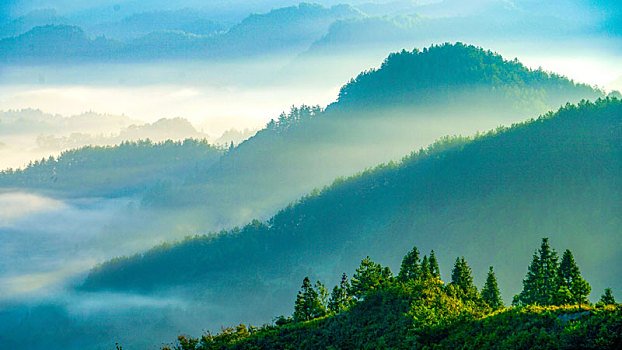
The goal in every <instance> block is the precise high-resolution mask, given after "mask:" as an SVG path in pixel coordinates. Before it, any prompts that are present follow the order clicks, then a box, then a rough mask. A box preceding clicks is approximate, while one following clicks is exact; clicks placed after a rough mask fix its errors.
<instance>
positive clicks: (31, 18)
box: [0, 9, 69, 39]
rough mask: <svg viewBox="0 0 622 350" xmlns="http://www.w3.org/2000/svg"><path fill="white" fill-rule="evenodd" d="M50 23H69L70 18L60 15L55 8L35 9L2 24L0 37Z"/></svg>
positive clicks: (21, 32) (14, 34)
mask: <svg viewBox="0 0 622 350" xmlns="http://www.w3.org/2000/svg"><path fill="white" fill-rule="evenodd" d="M49 24H55V25H60V24H69V20H68V19H66V18H64V17H61V16H59V15H58V13H57V12H56V10H55V9H40V10H34V11H31V12H28V13H27V14H25V15H23V16H20V17H18V18H16V19H14V20H12V21H10V22H8V23H3V24H0V39H3V38H8V37H13V36H18V35H20V34H24V33H25V32H27V31H29V30H31V29H32V28H34V27H38V26H45V25H49Z"/></svg>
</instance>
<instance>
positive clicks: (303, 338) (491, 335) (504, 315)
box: [163, 239, 622, 350]
mask: <svg viewBox="0 0 622 350" xmlns="http://www.w3.org/2000/svg"><path fill="white" fill-rule="evenodd" d="M549 253H553V255H552V256H551V255H550V254H549ZM419 254H420V253H419V251H418V249H417V248H416V247H415V248H413V249H412V250H411V251H410V252H409V253H408V254H407V255H406V256H405V257H404V259H403V260H402V264H401V268H400V271H399V273H398V274H397V276H393V275H392V273H391V271H390V270H389V269H388V268H384V267H382V265H380V264H377V263H375V262H373V261H371V260H370V259H369V257H367V258H365V259H363V260H362V261H361V265H360V266H359V267H358V268H357V269H356V272H355V273H354V274H353V276H352V279H351V280H348V278H347V276H346V275H345V274H344V275H343V277H342V279H341V282H340V283H339V284H338V285H336V286H335V287H334V288H333V289H332V292H330V293H328V290H330V289H328V290H327V289H326V286H325V285H324V284H322V283H321V282H320V281H317V282H316V283H315V284H314V285H313V284H312V283H311V281H310V279H309V278H308V277H305V278H304V280H303V283H302V286H301V289H300V291H299V292H298V295H297V296H296V299H295V300H296V301H295V303H294V313H293V317H285V316H280V317H277V318H276V319H275V320H274V322H273V323H272V324H264V325H263V326H261V327H253V326H246V325H244V324H239V325H238V326H235V327H226V328H225V327H223V328H222V330H221V332H220V333H219V334H212V333H211V332H209V331H208V332H206V333H205V334H204V335H202V336H201V337H200V338H193V337H188V336H185V335H181V336H179V337H178V343H177V344H178V345H177V346H176V347H175V348H176V349H181V350H208V349H436V348H440V349H456V348H461V349H496V348H500V349H534V348H538V349H576V348H582V349H617V348H619V347H620V346H622V332H620V330H622V304H616V301H615V298H614V297H613V295H612V294H611V290H606V291H605V293H604V294H603V295H602V296H601V298H600V300H599V302H598V303H596V305H595V306H593V305H589V304H586V302H585V300H583V301H581V300H582V299H583V298H584V297H585V293H589V283H587V284H586V283H585V280H583V279H582V277H581V273H580V269H579V267H578V266H577V265H576V264H575V263H574V262H573V258H572V252H570V251H569V250H566V251H565V252H564V257H563V258H562V261H561V263H559V261H558V260H557V259H558V258H557V257H556V256H555V251H554V249H551V247H550V246H549V245H548V241H547V240H546V239H543V240H542V244H541V247H540V249H539V250H538V251H536V253H535V255H534V258H533V261H532V264H531V265H530V266H531V267H533V266H534V264H538V262H541V261H543V260H547V261H548V262H551V263H553V264H554V265H555V266H558V267H555V268H554V269H553V270H552V271H551V272H552V274H551V276H549V277H548V278H547V277H545V275H546V274H545V273H543V270H539V269H532V268H530V274H531V273H533V274H532V275H528V277H526V279H525V281H527V279H528V278H530V277H529V276H537V278H539V279H540V282H541V283H539V288H538V289H528V287H527V285H528V283H525V288H524V290H523V292H522V293H521V294H525V293H527V294H530V296H531V297H538V296H543V295H546V294H545V293H543V291H544V290H545V289H550V290H551V291H554V292H553V295H554V296H555V297H554V299H556V300H557V301H554V300H551V302H548V303H544V306H539V305H536V304H528V305H525V306H522V307H510V308H505V307H504V306H503V303H500V302H499V290H498V288H497V282H496V278H495V273H494V271H493V267H492V266H491V267H490V270H489V273H488V277H487V279H486V283H485V285H484V286H483V288H482V289H481V292H478V288H477V286H475V285H474V284H473V277H472V271H471V269H470V267H469V266H468V264H467V263H466V261H465V259H464V257H462V258H461V259H456V263H455V264H454V268H453V270H452V274H451V279H449V282H448V283H444V282H443V281H441V279H440V276H439V273H438V266H437V265H436V258H435V255H434V254H433V253H430V256H429V258H428V256H427V255H425V256H423V258H420V256H419ZM571 276H573V277H571ZM569 280H573V282H571V286H570V288H571V289H570V290H569V289H568V288H567V287H566V286H565V284H566V282H567V281H569ZM580 281H583V284H585V285H586V286H587V288H584V289H581V288H576V286H578V285H579V284H581V283H577V282H580ZM571 290H573V291H574V292H571ZM568 297H569V298H568ZM562 300H563V301H562ZM163 349H165V350H166V349H168V350H170V347H167V346H165V347H163Z"/></svg>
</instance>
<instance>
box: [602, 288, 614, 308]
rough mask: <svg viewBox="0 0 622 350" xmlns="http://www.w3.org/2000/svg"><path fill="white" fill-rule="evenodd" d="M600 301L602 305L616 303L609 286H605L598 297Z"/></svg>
mask: <svg viewBox="0 0 622 350" xmlns="http://www.w3.org/2000/svg"><path fill="white" fill-rule="evenodd" d="M600 303H601V304H604V305H613V304H615V303H616V300H615V299H614V297H613V293H612V292H611V288H605V293H604V294H603V295H601V297H600Z"/></svg>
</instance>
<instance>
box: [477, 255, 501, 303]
mask: <svg viewBox="0 0 622 350" xmlns="http://www.w3.org/2000/svg"><path fill="white" fill-rule="evenodd" d="M481 295H482V300H484V301H485V302H486V304H488V306H490V307H491V308H493V309H495V310H496V309H500V308H502V307H503V301H502V300H501V294H500V293H499V286H498V285H497V278H496V277H495V272H494V271H493V269H492V266H490V268H489V270H488V277H486V284H485V285H484V288H483V289H482V293H481Z"/></svg>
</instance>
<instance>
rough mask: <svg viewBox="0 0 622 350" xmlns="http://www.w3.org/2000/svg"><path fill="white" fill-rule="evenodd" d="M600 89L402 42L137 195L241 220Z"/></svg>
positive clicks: (488, 57)
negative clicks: (330, 97) (183, 174)
mask: <svg viewBox="0 0 622 350" xmlns="http://www.w3.org/2000/svg"><path fill="white" fill-rule="evenodd" d="M602 95H603V93H602V92H601V91H599V90H595V89H593V88H591V87H589V86H587V85H584V84H576V83H574V82H572V81H570V80H568V79H566V78H564V77H561V76H558V75H555V74H551V73H547V72H544V71H541V70H531V69H528V68H526V67H525V66H523V65H522V64H521V63H520V62H518V61H516V60H513V61H508V60H504V59H503V58H502V57H501V56H500V55H498V54H495V53H493V52H490V51H486V50H483V49H481V48H477V47H474V46H469V45H465V44H461V43H457V44H443V45H438V46H432V47H430V48H426V49H423V50H414V51H402V52H398V53H394V54H391V55H390V56H389V57H388V58H387V59H386V60H385V62H383V64H382V65H381V66H380V67H379V68H378V69H373V70H370V71H367V72H364V73H362V74H360V75H359V76H358V77H356V78H354V79H352V81H351V82H349V83H348V84H346V85H344V86H343V87H342V89H341V92H340V94H339V100H338V101H337V102H335V103H333V104H331V105H329V106H328V107H327V108H326V110H325V111H324V110H323V109H322V108H319V107H306V106H302V107H300V108H293V109H292V110H291V111H290V112H289V113H287V114H285V113H284V114H282V115H281V116H280V117H279V118H278V120H275V121H273V122H271V123H269V124H268V126H267V127H266V128H265V129H263V130H260V131H259V132H258V133H257V134H256V135H255V136H253V137H252V138H250V139H249V140H247V141H245V142H243V143H242V144H240V145H239V146H237V147H236V148H234V149H232V150H231V151H230V152H227V153H226V154H225V155H223V157H222V159H221V161H219V162H217V163H214V164H213V166H212V167H211V168H210V169H208V170H206V171H204V170H202V171H196V172H191V173H190V175H189V176H188V177H187V178H186V179H185V181H180V182H176V183H175V184H173V183H169V184H168V185H170V187H164V188H162V187H158V190H157V191H146V192H145V193H144V196H143V200H144V203H145V204H148V205H151V206H158V207H164V208H167V207H168V208H172V207H183V206H187V207H188V206H194V207H196V206H200V207H202V208H204V211H205V213H206V215H205V218H206V221H208V222H209V221H212V222H223V218H228V219H231V220H225V222H228V223H231V222H233V223H235V224H243V223H244V222H246V221H249V220H251V219H253V218H267V217H269V216H270V215H272V214H273V213H274V212H276V211H277V210H278V209H279V208H281V207H283V206H285V205H287V203H289V202H290V201H293V200H295V199H296V198H298V197H300V196H302V195H303V194H304V193H308V192H310V191H312V190H313V188H315V187H321V186H324V185H325V184H327V183H330V182H331V181H332V180H333V179H334V178H336V177H340V176H349V175H351V174H353V173H356V172H357V171H359V170H361V169H365V168H366V167H372V166H375V165H376V164H378V163H381V162H387V161H389V160H391V159H400V158H401V157H403V156H404V155H405V154H408V153H409V152H411V151H412V150H413V149H417V148H420V147H423V146H425V145H427V144H429V143H431V142H433V141H434V140H435V139H437V138H439V137H441V136H443V135H448V134H449V135H451V134H458V133H463V134H469V133H476V132H478V131H480V130H488V129H491V128H495V127H497V126H498V125H500V124H511V123H513V122H518V121H522V120H525V119H527V118H528V117H530V116H534V115H537V114H539V113H545V112H546V111H548V110H551V109H556V108H558V107H559V106H560V105H563V104H565V103H566V102H567V101H571V102H577V101H579V100H581V99H582V98H589V99H595V98H597V97H600V96H602ZM6 181H7V182H5V183H10V180H6ZM31 183H32V184H34V182H31ZM33 186H34V185H33ZM41 186H45V185H43V184H41ZM41 186H39V185H37V186H35V188H36V187H39V188H40V187H41ZM64 189H65V190H69V191H70V189H71V187H70V186H65V187H64Z"/></svg>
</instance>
